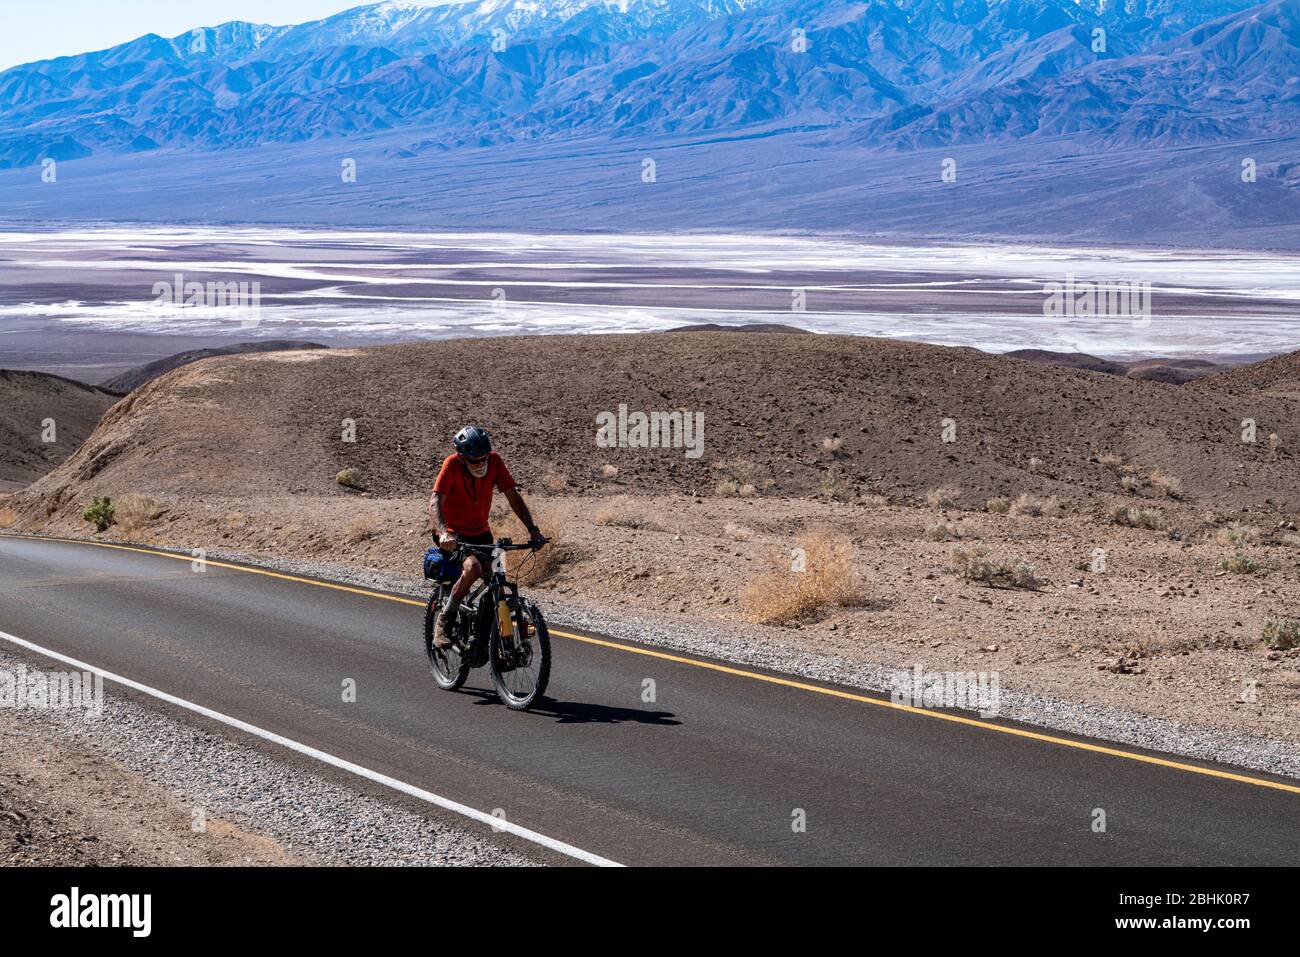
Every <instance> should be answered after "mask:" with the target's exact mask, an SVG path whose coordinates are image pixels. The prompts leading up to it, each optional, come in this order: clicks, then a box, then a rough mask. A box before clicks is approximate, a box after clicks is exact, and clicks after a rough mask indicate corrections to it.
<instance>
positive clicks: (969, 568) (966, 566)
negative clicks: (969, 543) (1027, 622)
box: [951, 546, 1043, 591]
mask: <svg viewBox="0 0 1300 957" xmlns="http://www.w3.org/2000/svg"><path fill="white" fill-rule="evenodd" d="M951 560H952V570H953V572H954V573H955V574H956V575H957V577H958V578H962V579H965V580H966V581H972V582H978V583H980V584H983V585H988V586H990V587H993V588H1024V589H1028V590H1030V591H1036V590H1037V589H1039V588H1041V587H1043V582H1042V580H1041V579H1039V578H1038V576H1036V575H1035V574H1034V566H1033V565H1031V564H1029V563H1028V562H1026V561H1025V560H1024V559H1003V558H990V557H989V554H988V550H987V549H985V548H981V547H979V546H974V547H969V548H968V547H965V546H960V547H958V548H954V549H953V551H952V559H951Z"/></svg>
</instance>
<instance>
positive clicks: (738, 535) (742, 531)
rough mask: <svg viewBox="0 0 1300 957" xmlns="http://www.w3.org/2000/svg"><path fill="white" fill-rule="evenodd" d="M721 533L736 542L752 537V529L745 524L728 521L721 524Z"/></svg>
mask: <svg viewBox="0 0 1300 957" xmlns="http://www.w3.org/2000/svg"><path fill="white" fill-rule="evenodd" d="M722 534H723V535H725V536H726V537H727V538H730V539H732V540H734V541H737V542H747V541H749V540H750V539H751V538H753V537H754V530H753V529H752V528H749V527H747V526H745V525H738V524H736V523H735V522H728V523H727V524H726V525H724V526H722Z"/></svg>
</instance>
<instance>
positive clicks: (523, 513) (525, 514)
mask: <svg viewBox="0 0 1300 957" xmlns="http://www.w3.org/2000/svg"><path fill="white" fill-rule="evenodd" d="M505 496H506V501H507V502H509V503H510V507H511V508H512V509H514V513H515V514H516V515H518V516H519V521H521V522H523V523H524V528H526V529H528V531H529V532H530V533H532V532H536V531H537V523H536V522H534V521H533V513H532V512H530V511H529V510H528V503H527V502H525V501H524V497H523V496H522V495H520V494H519V489H517V488H512V489H511V490H510V491H508V492H506V493H505Z"/></svg>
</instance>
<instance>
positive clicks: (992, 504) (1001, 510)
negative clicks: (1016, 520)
mask: <svg viewBox="0 0 1300 957" xmlns="http://www.w3.org/2000/svg"><path fill="white" fill-rule="evenodd" d="M984 507H985V508H986V509H988V510H989V511H990V512H992V513H993V514H994V515H1005V514H1007V512H1009V511H1011V501H1010V499H1007V498H1005V497H1004V496H1001V495H995V496H993V498H991V499H989V500H988V501H987V502H985V503H984Z"/></svg>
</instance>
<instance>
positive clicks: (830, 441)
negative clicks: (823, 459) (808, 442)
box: [822, 435, 844, 455]
mask: <svg viewBox="0 0 1300 957" xmlns="http://www.w3.org/2000/svg"><path fill="white" fill-rule="evenodd" d="M843 446H844V440H843V439H842V438H840V437H839V436H838V435H831V436H827V437H826V438H824V439H822V450H823V451H824V452H829V453H830V454H831V455H834V454H835V453H837V452H838V451H839V450H840V449H841V448H842V447H843Z"/></svg>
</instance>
